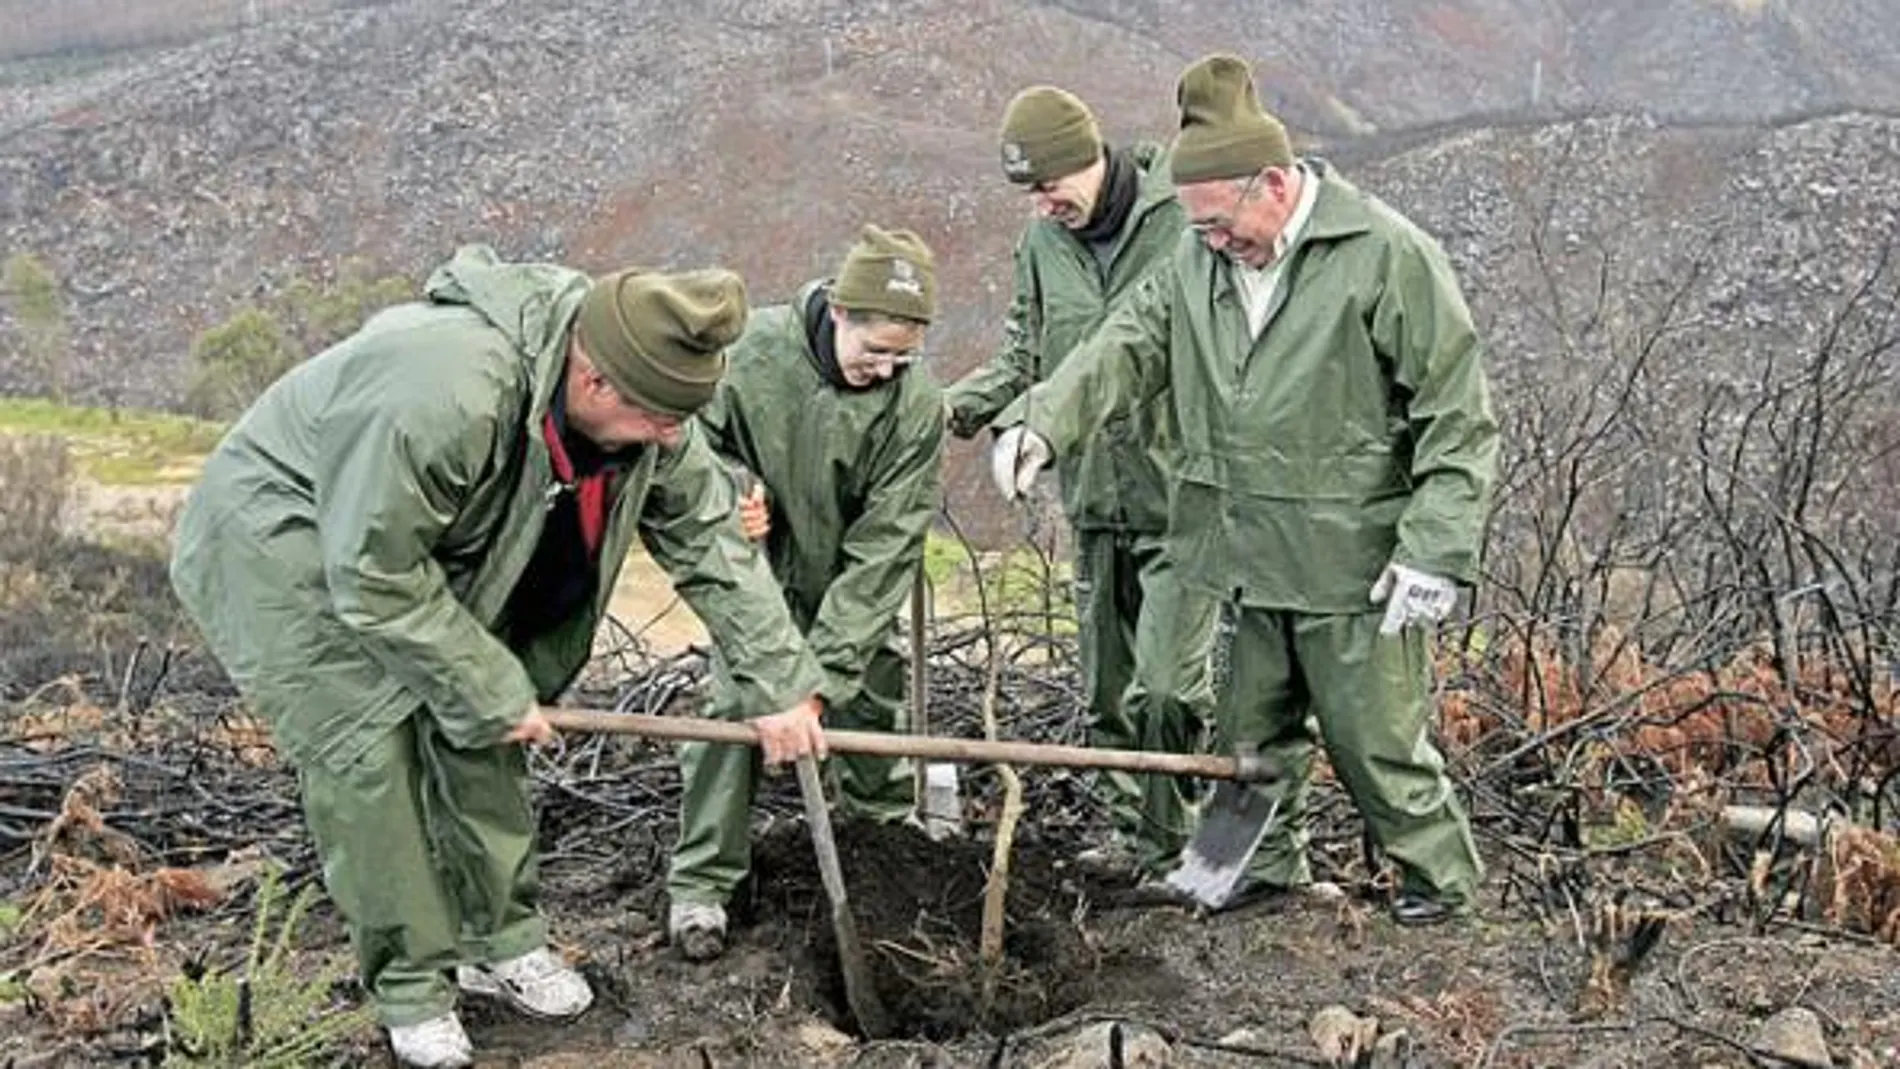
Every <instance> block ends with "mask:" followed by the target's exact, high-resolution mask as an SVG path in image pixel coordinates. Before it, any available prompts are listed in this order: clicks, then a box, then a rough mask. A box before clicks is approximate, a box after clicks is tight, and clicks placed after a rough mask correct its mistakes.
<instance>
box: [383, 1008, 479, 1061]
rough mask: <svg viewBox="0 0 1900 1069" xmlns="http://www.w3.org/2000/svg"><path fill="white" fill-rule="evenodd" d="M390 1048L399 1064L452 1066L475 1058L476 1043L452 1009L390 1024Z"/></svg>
mask: <svg viewBox="0 0 1900 1069" xmlns="http://www.w3.org/2000/svg"><path fill="white" fill-rule="evenodd" d="M389 1049H390V1050H391V1051H393V1052H394V1053H395V1055H396V1061H397V1062H398V1063H399V1064H402V1065H409V1066H415V1067H416V1069H455V1067H458V1066H464V1065H472V1064H474V1061H475V1047H474V1045H473V1044H471V1043H469V1041H468V1033H467V1032H464V1031H462V1022H461V1020H460V1019H459V1018H457V1017H456V1016H455V1015H454V1014H453V1013H445V1014H443V1015H442V1016H440V1017H431V1018H429V1019H428V1020H426V1021H421V1022H418V1023H416V1024H405V1025H396V1026H393V1027H391V1028H390V1030H389Z"/></svg>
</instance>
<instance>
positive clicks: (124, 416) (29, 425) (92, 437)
mask: <svg viewBox="0 0 1900 1069" xmlns="http://www.w3.org/2000/svg"><path fill="white" fill-rule="evenodd" d="M224 431H225V427H224V425H223V424H221V423H212V422H209V421H206V420H201V419H193V418H192V417H190V416H179V415H172V414H170V413H165V412H145V411H138V410H133V409H105V408H86V407H82V406H78V405H63V404H59V403H58V402H55V401H47V400H43V399H40V398H33V397H5V398H0V434H15V435H50V436H55V437H59V438H64V439H66V441H67V443H68V444H69V445H70V447H71V449H72V454H73V459H74V460H75V461H76V462H77V464H78V467H79V472H80V474H82V475H84V476H85V477H86V478H89V479H92V480H94V481H95V482H100V483H104V484H106V485H109V486H157V485H164V484H168V483H188V482H191V481H192V480H193V479H195V478H197V475H198V467H199V464H200V463H201V462H202V461H203V460H204V457H205V455H206V454H207V453H209V452H211V449H212V447H213V446H215V445H217V444H218V439H219V438H220V437H222V436H223V434H224Z"/></svg>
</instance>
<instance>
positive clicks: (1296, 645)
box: [994, 56, 1498, 924]
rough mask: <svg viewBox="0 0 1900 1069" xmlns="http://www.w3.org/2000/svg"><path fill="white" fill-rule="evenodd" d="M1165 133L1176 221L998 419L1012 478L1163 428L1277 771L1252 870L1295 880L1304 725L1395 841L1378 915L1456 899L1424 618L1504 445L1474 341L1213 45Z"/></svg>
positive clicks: (1478, 537)
mask: <svg viewBox="0 0 1900 1069" xmlns="http://www.w3.org/2000/svg"><path fill="white" fill-rule="evenodd" d="M1178 95H1179V101H1180V107H1181V130H1180V133H1179V135H1178V137H1177V138H1176V141H1175V144H1174V148H1173V152H1172V154H1171V166H1172V169H1173V175H1174V180H1175V184H1176V190H1177V196H1178V197H1179V198H1180V201H1181V205H1182V208H1183V209H1184V210H1185V212H1186V214H1187V219H1188V226H1189V227H1190V228H1191V229H1190V232H1189V233H1186V234H1184V235H1183V237H1182V239H1181V240H1180V241H1179V242H1178V243H1177V244H1176V247H1175V248H1174V250H1173V251H1172V253H1171V256H1170V258H1169V261H1168V264H1167V267H1166V269H1165V270H1163V271H1160V272H1158V273H1156V274H1155V275H1154V276H1152V277H1151V278H1149V279H1147V280H1145V281H1144V282H1142V284H1141V285H1140V287H1139V289H1138V290H1137V291H1136V292H1135V293H1134V294H1133V295H1132V296H1131V297H1130V298H1129V299H1128V300H1127V301H1126V302H1125V303H1124V304H1123V305H1122V306H1121V307H1120V308H1118V309H1117V310H1116V311H1115V313H1114V314H1113V315H1112V316H1111V317H1110V318H1109V320H1108V321H1107V322H1106V323H1105V324H1104V325H1103V327H1102V329H1101V330H1100V331H1099V332H1098V333H1097V334H1096V335H1095V336H1094V337H1093V338H1092V339H1091V340H1090V341H1089V342H1087V343H1085V344H1084V345H1083V347H1082V348H1081V349H1080V350H1079V351H1078V352H1076V353H1075V354H1073V355H1072V356H1071V357H1070V359H1069V361H1068V362H1067V363H1066V364H1065V365H1064V367H1063V368H1062V370H1061V371H1060V372H1059V373H1058V374H1057V375H1056V376H1055V377H1054V378H1053V379H1051V380H1050V381H1049V382H1047V383H1045V384H1044V385H1042V386H1038V387H1036V388H1035V389H1034V390H1032V391H1031V392H1030V394H1029V407H1028V411H1027V413H1026V419H1027V423H1026V425H1025V426H1024V427H1022V428H1015V429H1012V430H1011V431H1009V432H1006V433H1005V434H1004V435H1003V436H1001V437H999V439H998V441H997V444H996V449H995V454H994V459H995V461H996V464H997V466H996V469H995V470H996V474H997V476H998V482H999V486H1001V487H1002V489H1003V491H1004V493H1005V494H1008V495H1013V494H1019V493H1021V492H1023V491H1024V490H1026V489H1027V488H1028V486H1029V483H1030V481H1031V480H1033V478H1034V475H1035V472H1036V471H1037V470H1038V469H1039V468H1041V467H1042V466H1044V465H1045V464H1047V463H1048V462H1049V460H1050V458H1051V456H1052V455H1053V456H1057V457H1061V456H1068V455H1070V454H1072V453H1074V452H1075V451H1076V450H1078V449H1079V448H1081V447H1082V446H1083V443H1085V442H1087V441H1089V440H1090V438H1091V437H1092V436H1093V435H1094V434H1095V432H1096V427H1097V426H1098V425H1099V424H1100V422H1101V421H1102V420H1103V418H1104V417H1105V416H1106V415H1107V414H1109V413H1113V412H1122V411H1128V410H1131V409H1139V408H1140V407H1141V406H1142V405H1145V404H1153V403H1156V402H1157V400H1160V401H1162V402H1163V403H1166V404H1167V405H1169V406H1170V407H1171V410H1172V411H1173V413H1174V417H1175V423H1176V425H1177V426H1178V428H1179V431H1180V435H1181V437H1180V445H1179V448H1178V450H1177V452H1176V453H1175V454H1174V461H1175V466H1174V473H1173V478H1174V482H1173V500H1172V512H1171V519H1170V526H1169V532H1170V540H1171V546H1172V548H1173V550H1174V552H1175V559H1176V561H1177V562H1178V563H1179V567H1180V568H1181V571H1182V574H1183V576H1184V578H1186V579H1187V581H1189V582H1190V583H1191V584H1193V585H1194V586H1195V587H1197V588H1199V589H1201V590H1203V591H1205V592H1207V593H1209V594H1212V595H1215V596H1217V597H1220V598H1222V599H1225V600H1226V601H1227V602H1228V603H1229V604H1230V605H1232V606H1233V607H1234V610H1235V613H1236V616H1235V622H1236V630H1235V633H1234V638H1233V643H1234V645H1233V650H1232V665H1233V674H1232V678H1231V680H1230V682H1229V685H1228V686H1226V687H1225V688H1224V689H1223V691H1222V694H1221V696H1220V707H1219V709H1218V711H1217V720H1218V722H1219V725H1220V728H1221V730H1222V732H1223V734H1224V736H1225V741H1226V742H1228V743H1229V744H1231V745H1234V746H1237V747H1241V748H1247V749H1255V750H1258V751H1260V752H1261V753H1263V754H1265V755H1267V756H1268V757H1269V758H1270V759H1271V760H1272V761H1273V762H1274V763H1275V764H1277V765H1278V766H1280V767H1281V768H1283V769H1285V770H1287V771H1288V772H1290V773H1291V775H1290V776H1288V777H1287V778H1285V779H1284V780H1283V781H1281V783H1280V785H1279V786H1277V787H1276V788H1274V792H1275V793H1278V794H1281V795H1282V796H1283V797H1282V799H1281V802H1282V805H1281V808H1280V814H1281V818H1282V820H1283V821H1284V823H1280V822H1276V823H1279V825H1280V828H1281V829H1282V830H1281V832H1280V833H1279V834H1278V835H1277V836H1276V837H1275V838H1274V839H1273V841H1271V842H1269V843H1268V844H1266V847H1265V848H1264V849H1263V850H1262V851H1261V853H1260V854H1259V855H1258V857H1257V859H1256V863H1257V867H1256V868H1255V869H1254V870H1253V874H1254V875H1255V876H1256V877H1257V878H1258V879H1259V880H1261V881H1262V882H1264V883H1267V884H1270V885H1276V886H1279V887H1295V886H1299V885H1301V884H1305V883H1308V882H1310V876H1309V874H1308V869H1307V862H1306V857H1305V845H1306V832H1305V826H1304V816H1305V800H1306V781H1307V774H1306V773H1307V769H1308V768H1309V767H1310V764H1311V759H1312V754H1313V741H1314V740H1313V738H1312V728H1313V727H1314V726H1316V727H1317V730H1318V736H1319V740H1320V741H1322V742H1323V743H1324V744H1325V747H1326V752H1327V755H1328V756H1329V758H1330V759H1331V762H1332V766H1333V769H1334V770H1335V771H1336V772H1337V773H1338V775H1339V778H1340V781H1341V782H1342V783H1343V784H1344V785H1345V787H1346V789H1347V791H1348V792H1349V793H1350V794H1351V796H1352V798H1353V801H1354V803H1355V804H1356V805H1357V806H1358V808H1359V811H1360V814H1361V815H1362V816H1363V817H1364V818H1365V821H1366V825H1367V828H1368V830H1369V831H1370V833H1371V835H1372V838H1373V839H1374V841H1375V842H1376V843H1377V844H1378V845H1379V846H1380V847H1381V848H1382V849H1383V851H1384V853H1385V855H1386V856H1387V857H1388V858H1390V859H1391V860H1393V861H1394V862H1396V863H1397V865H1398V868H1399V871H1400V874H1401V877H1402V883H1401V886H1400V889H1399V892H1400V893H1399V894H1398V895H1397V896H1396V897H1395V900H1394V904H1393V906H1394V908H1393V913H1394V916H1395V918H1396V919H1398V920H1399V921H1401V922H1403V923H1408V924H1420V923H1430V922H1433V921H1438V920H1442V919H1444V918H1446V917H1447V916H1450V915H1453V914H1456V913H1461V912H1463V911H1465V910H1467V909H1468V908H1469V907H1470V906H1471V904H1472V900H1473V896H1474V894H1475V891H1476V888H1477V885H1478V881H1479V877H1480V865H1479V860H1478V853H1477V850H1476V848H1475V846H1474V844H1473V842H1472V837H1471V831H1470V826H1469V822H1468V820H1467V819H1466V817H1465V814H1464V811H1463V809H1462V807H1461V805H1460V803H1459V801H1458V798H1457V797H1456V795H1455V793H1454V792H1453V789H1452V784H1451V781H1450V779H1449V778H1448V777H1447V776H1446V774H1445V769H1444V761H1443V759H1442V757H1441V756H1440V755H1439V753H1438V751H1437V749H1436V748H1434V746H1433V745H1432V742H1431V740H1430V737H1429V734H1428V732H1429V728H1430V724H1431V720H1432V706H1431V701H1430V685H1429V673H1430V668H1431V664H1430V660H1429V649H1428V643H1427V636H1426V633H1425V629H1424V628H1423V627H1421V626H1419V625H1428V624H1430V623H1432V622H1433V621H1436V620H1438V619H1441V618H1443V617H1444V616H1445V615H1446V614H1447V613H1449V612H1450V610H1451V608H1452V606H1453V604H1454V602H1455V601H1456V597H1457V592H1458V588H1459V587H1460V586H1461V585H1468V584H1470V583H1472V582H1473V581H1474V580H1475V578H1476V575H1477V568H1478V554H1479V547H1480V544H1481V541H1482V531H1483V526H1484V519H1485V511H1486V508H1487V503H1488V500H1489V497H1490V493H1491V490H1492V486H1493V484H1494V482H1495V479H1496V468H1497V437H1498V432H1497V423H1496V421H1495V419H1494V418H1493V416H1492V412H1491V402H1490V395H1489V391H1488V388H1487V386H1486V381H1485V375H1484V369H1483V363H1482V349H1481V346H1480V345H1479V342H1478V338H1477V335H1476V332H1475V331H1474V329H1473V327H1472V322H1471V315H1470V313H1469V312H1468V311H1467V309H1466V307H1465V302H1464V299H1463V297H1462V296H1461V295H1460V293H1459V288H1458V282H1457V279H1456V278H1455V277H1454V275H1453V272H1452V269H1451V267H1450V265H1449V264H1448V263H1447V262H1446V259H1445V256H1444V253H1443V252H1442V251H1441V250H1440V248H1439V247H1438V245H1437V243H1436V242H1434V241H1432V240H1431V238H1429V237H1428V236H1427V235H1425V234H1424V233H1423V232H1421V231H1420V230H1419V229H1418V227H1416V226H1415V225H1413V224H1412V223H1411V222H1409V221H1407V220H1406V219H1405V218H1403V217H1402V216H1400V215H1399V214H1398V213H1397V212H1395V211H1393V210H1392V209H1391V208H1389V207H1387V206H1386V205H1384V204H1383V203H1381V202H1379V201H1378V200H1377V199H1375V198H1373V197H1371V196H1369V195H1367V194H1365V193H1363V192H1361V191H1360V190H1358V189H1356V188H1354V187H1353V186H1352V185H1350V184H1349V183H1347V182H1346V181H1345V180H1344V179H1342V178H1341V177H1339V175H1338V174H1336V173H1335V172H1334V171H1333V170H1332V169H1331V168H1330V167H1328V166H1327V165H1326V164H1325V163H1324V162H1322V161H1319V160H1314V159H1299V158H1297V157H1295V156H1294V154H1293V153H1292V151H1291V148H1290V146H1289V144H1288V140H1287V135H1286V130H1285V129H1284V128H1283V127H1282V126H1281V125H1280V123H1279V122H1278V121H1277V120H1275V119H1273V118H1272V117H1271V116H1269V115H1268V114H1267V113H1266V112H1265V111H1263V110H1262V109H1261V107H1260V104H1259V102H1258V100H1257V99H1256V97H1255V95H1254V88H1253V77H1252V72H1251V70H1249V68H1248V67H1247V65H1246V63H1245V62H1243V61H1241V60H1239V59H1236V58H1233V57H1231V56H1212V57H1208V58H1206V59H1203V60H1201V61H1200V62H1197V63H1195V64H1194V65H1192V66H1191V67H1189V68H1188V69H1187V71H1186V72H1185V73H1184V74H1183V75H1182V77H1181V81H1180V84H1179V87H1178Z"/></svg>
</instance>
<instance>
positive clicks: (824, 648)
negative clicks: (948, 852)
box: [667, 226, 943, 961]
mask: <svg viewBox="0 0 1900 1069" xmlns="http://www.w3.org/2000/svg"><path fill="white" fill-rule="evenodd" d="M935 311H936V261H935V259H934V257H933V256H932V255H931V252H930V249H929V247H928V246H926V245H925V244H924V242H923V241H922V240H921V239H919V238H918V237H917V235H915V234H913V233H911V232H909V231H906V230H896V231H890V230H884V229H881V228H879V227H876V226H866V227H864V228H863V231H862V232H861V234H860V235H859V237H858V239H857V241H856V242H855V243H854V244H853V245H852V246H851V248H850V250H849V251H848V252H847V253H846V254H845V257H844V262H843V263H842V264H841V265H839V267H838V271H837V275H836V277H835V278H833V279H831V280H829V281H815V282H809V283H806V284H805V286H804V287H802V288H801V289H800V290H799V291H798V293H797V295H796V296H795V297H794V298H793V299H792V301H791V303H790V304H785V305H780V306H777V307H772V308H765V309H761V310H759V311H757V312H755V313H753V315H752V318H751V321H750V323H749V324H748V325H747V327H746V331H745V334H744V336H743V337H741V338H740V339H739V341H738V343H737V344H736V345H734V346H733V348H732V353H731V355H732V368H731V371H730V372H729V373H728V374H727V375H726V377H725V378H724V379H723V380H722V381H721V382H720V384H719V389H718V391H717V393H716V394H715V395H714V397H713V400H712V403H711V404H709V405H707V406H706V408H705V409H704V410H702V411H701V412H700V413H699V417H698V421H699V424H700V426H701V427H702V428H703V429H704V430H705V432H706V437H707V439H708V440H709V441H710V442H711V443H712V446H713V448H714V450H715V451H717V452H718V453H719V454H720V455H721V456H723V457H724V458H725V459H726V461H727V463H728V465H729V466H730V467H731V468H732V469H733V470H734V471H735V472H738V473H739V476H740V479H741V481H742V482H748V483H751V484H752V485H751V486H749V487H745V488H743V492H744V498H743V504H742V506H741V510H740V514H741V520H742V524H743V526H744V528H745V532H746V534H747V535H749V536H750V537H752V538H753V539H755V540H761V541H763V542H764V545H765V550H766V555H767V557H768V558H769V559H770V560H771V564H772V573H773V575H774V576H776V577H777V579H778V581H779V585H780V587H781V588H782V589H783V591H784V596H785V603H786V605H787V606H788V607H789V608H790V609H791V612H792V618H793V620H794V621H795V622H796V624H797V626H798V628H799V630H801V631H802V632H804V634H805V638H806V642H807V643H808V644H809V645H810V647H811V650H812V652H813V654H814V655H816V657H817V659H818V663H819V666H820V667H821V668H822V669H823V670H824V683H823V685H822V686H821V687H820V690H819V696H820V697H821V698H822V699H823V701H824V706H825V710H826V720H827V723H828V724H830V725H832V726H836V727H841V728H850V729H856V730H872V731H892V730H896V729H897V727H898V725H899V723H900V720H901V717H902V713H903V708H904V706H903V699H904V686H905V678H906V672H905V664H904V660H903V658H902V656H901V655H899V653H898V652H897V650H896V649H895V648H894V646H893V641H894V639H895V637H896V633H895V632H896V624H897V620H898V615H899V612H900V610H901V609H902V608H903V606H904V604H905V600H906V598H907V596H908V595H909V593H910V589H911V585H912V582H913V581H914V579H915V576H916V570H917V569H918V568H919V567H920V566H921V565H922V563H923V552H924V539H925V535H926V534H927V533H928V532H929V530H930V520H931V517H932V516H933V515H935V513H936V508H937V495H938V492H939V485H940V484H939V475H938V466H939V458H940V456H941V454H942V451H943V417H942V411H943V394H942V392H941V391H940V390H939V389H938V388H937V385H936V383H935V382H933V381H932V380H931V378H930V376H929V375H928V374H927V373H926V372H925V371H924V370H923V369H922V368H919V367H917V366H916V364H917V362H918V360H919V359H920V358H921V354H922V352H923V346H924V336H925V332H926V331H927V329H928V327H929V325H930V320H931V317H932V316H933V315H934V314H935ZM714 673H715V691H714V707H713V711H712V713H711V714H710V715H713V716H726V717H735V718H736V717H737V716H739V715H741V714H740V710H739V709H738V707H737V706H736V705H734V704H733V703H732V701H731V695H732V690H731V688H730V687H729V685H728V681H727V680H726V678H725V675H724V671H723V662H719V661H715V664H714ZM680 763H681V770H682V776H683V779H684V790H683V794H682V796H681V801H680V831H679V841H678V843H677V845H676V846H675V847H674V851H673V859H672V865H671V868H670V870H669V872H668V876H667V890H668V894H669V897H670V899H671V904H670V906H669V908H668V912H667V927H668V931H669V934H670V936H671V938H672V940H673V944H674V946H675V947H676V948H677V949H678V950H679V952H680V953H681V955H682V956H684V957H686V958H687V959H689V960H694V961H704V960H707V959H710V958H714V957H717V956H718V955H719V954H721V953H723V952H724V950H725V945H726V909H725V907H726V903H727V901H728V900H729V899H730V898H731V897H732V893H733V891H734V889H735V888H736V887H737V886H738V884H739V881H740V880H741V879H743V878H744V877H745V875H746V873H747V872H748V871H749V870H750V869H751V865H752V854H751V841H750V837H749V828H748V820H747V817H748V812H749V810H750V807H751V802H752V796H753V792H754V788H755V786H756V783H757V776H758V756H757V753H756V752H755V751H754V750H753V749H752V748H751V747H746V746H722V745H712V744H707V743H689V744H687V745H684V746H682V747H681V748H680ZM831 767H832V768H833V769H835V770H836V772H837V778H838V780H839V784H840V786H841V787H842V788H843V790H842V792H841V793H842V797H841V802H840V804H841V806H842V807H843V808H844V809H845V810H846V811H847V812H854V813H856V814H858V815H861V816H864V817H868V818H870V819H873V820H882V821H891V820H899V819H902V818H903V817H905V816H906V815H908V813H909V812H910V809H911V803H912V801H913V798H912V794H913V787H912V782H911V778H910V776H909V775H908V773H907V772H906V771H905V770H904V768H903V767H902V766H901V765H900V764H899V763H898V762H896V761H893V760H891V759H888V758H876V757H867V756H858V755H853V756H839V757H835V758H833V759H832V766H831Z"/></svg>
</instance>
